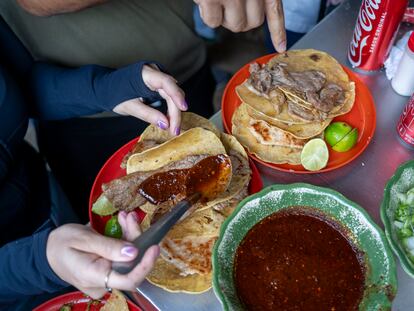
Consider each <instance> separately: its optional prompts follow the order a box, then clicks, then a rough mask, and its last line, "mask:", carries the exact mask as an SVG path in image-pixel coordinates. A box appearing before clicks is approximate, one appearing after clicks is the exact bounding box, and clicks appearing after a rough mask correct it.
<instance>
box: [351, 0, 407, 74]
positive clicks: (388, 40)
mask: <svg viewBox="0 0 414 311" xmlns="http://www.w3.org/2000/svg"><path fill="white" fill-rule="evenodd" d="M407 5H408V0H363V1H362V5H361V8H360V9H359V14H358V18H357V21H356V25H355V29H354V34H353V36H352V40H351V44H350V45H349V50H348V59H349V62H350V63H351V65H352V67H354V68H355V67H357V68H359V69H362V70H378V69H380V68H381V66H382V65H383V64H384V62H385V59H386V58H387V56H388V53H389V52H390V49H391V46H392V43H393V41H394V39H395V36H396V34H397V30H398V27H399V25H400V23H401V21H402V19H403V16H404V12H405V10H406V8H407Z"/></svg>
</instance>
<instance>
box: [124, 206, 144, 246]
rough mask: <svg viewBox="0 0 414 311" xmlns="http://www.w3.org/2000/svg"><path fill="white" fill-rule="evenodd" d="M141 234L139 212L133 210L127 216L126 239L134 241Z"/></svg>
mask: <svg viewBox="0 0 414 311" xmlns="http://www.w3.org/2000/svg"><path fill="white" fill-rule="evenodd" d="M140 234H141V228H140V227H139V224H138V216H137V213H135V212H131V213H129V214H128V215H127V216H126V234H125V240H127V241H133V240H135V239H136V238H137V237H139V235H140Z"/></svg>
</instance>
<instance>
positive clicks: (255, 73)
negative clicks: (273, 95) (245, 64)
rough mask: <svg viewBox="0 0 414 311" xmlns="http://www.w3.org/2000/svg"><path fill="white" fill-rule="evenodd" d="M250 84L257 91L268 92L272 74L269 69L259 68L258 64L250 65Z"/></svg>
mask: <svg viewBox="0 0 414 311" xmlns="http://www.w3.org/2000/svg"><path fill="white" fill-rule="evenodd" d="M249 71H250V78H249V82H250V84H251V85H252V86H253V87H254V88H255V89H256V90H258V91H259V92H261V93H264V94H268V93H269V91H270V89H271V87H272V75H271V73H270V71H269V70H261V68H260V65H259V64H257V63H253V64H251V65H250V69H249Z"/></svg>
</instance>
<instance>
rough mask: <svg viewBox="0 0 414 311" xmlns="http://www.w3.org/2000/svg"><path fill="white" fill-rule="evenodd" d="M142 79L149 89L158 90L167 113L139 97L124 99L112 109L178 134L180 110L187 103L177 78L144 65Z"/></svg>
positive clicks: (186, 106) (185, 106)
mask: <svg viewBox="0 0 414 311" xmlns="http://www.w3.org/2000/svg"><path fill="white" fill-rule="evenodd" d="M142 80H143V81H144V83H145V85H146V86H147V87H148V88H149V89H151V90H152V91H156V92H158V93H159V94H160V96H161V97H162V98H164V99H165V101H166V102H167V106H168V114H167V115H164V114H163V113H161V112H160V111H159V110H157V109H154V108H152V107H150V106H148V105H146V104H144V103H143V102H142V101H141V99H139V98H134V99H130V100H127V101H124V102H122V103H120V104H119V105H117V106H115V108H114V109H113V111H114V112H116V113H119V114H122V115H130V116H134V117H136V118H138V119H141V120H144V121H147V122H148V123H152V124H155V125H156V126H158V127H159V128H161V129H162V130H169V132H170V134H171V135H179V134H180V124H181V111H186V110H187V109H188V105H187V103H186V101H185V94H184V91H183V90H182V89H181V88H180V87H179V86H178V84H177V80H175V79H174V78H173V77H172V76H170V75H168V74H166V73H164V72H162V71H160V70H159V69H158V68H157V67H156V66H155V65H153V66H149V65H145V66H144V67H143V68H142Z"/></svg>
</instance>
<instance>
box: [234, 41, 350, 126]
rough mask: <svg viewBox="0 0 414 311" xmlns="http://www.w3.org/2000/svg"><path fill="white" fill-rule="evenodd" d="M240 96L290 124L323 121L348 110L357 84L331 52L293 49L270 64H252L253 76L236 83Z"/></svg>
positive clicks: (276, 118) (268, 114) (254, 106)
mask: <svg viewBox="0 0 414 311" xmlns="http://www.w3.org/2000/svg"><path fill="white" fill-rule="evenodd" d="M236 90H237V94H238V95H239V97H240V99H241V100H242V101H243V102H245V103H246V104H248V105H249V106H251V107H252V108H254V109H256V110H257V111H260V112H262V113H264V114H265V115H267V116H268V117H270V118H273V119H274V120H275V121H279V122H284V123H289V124H303V123H309V122H323V121H326V120H327V119H332V118H333V117H335V116H338V115H342V114H345V113H347V112H349V111H350V110H351V109H352V106H353V104H354V101H355V84H354V83H353V82H351V81H350V80H349V77H348V75H347V74H346V72H345V71H344V69H343V68H342V66H341V65H340V64H339V63H338V62H337V61H336V60H335V59H334V58H333V57H331V56H330V55H328V54H327V53H325V52H321V51H317V50H312V49H308V50H291V51H287V52H286V53H283V54H278V55H276V56H275V57H273V58H272V59H271V60H270V61H269V62H268V63H267V64H265V65H263V66H260V65H259V64H256V63H254V64H251V66H250V77H249V78H248V79H247V80H246V81H245V82H244V83H243V84H242V85H240V86H238V87H237V89H236Z"/></svg>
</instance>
